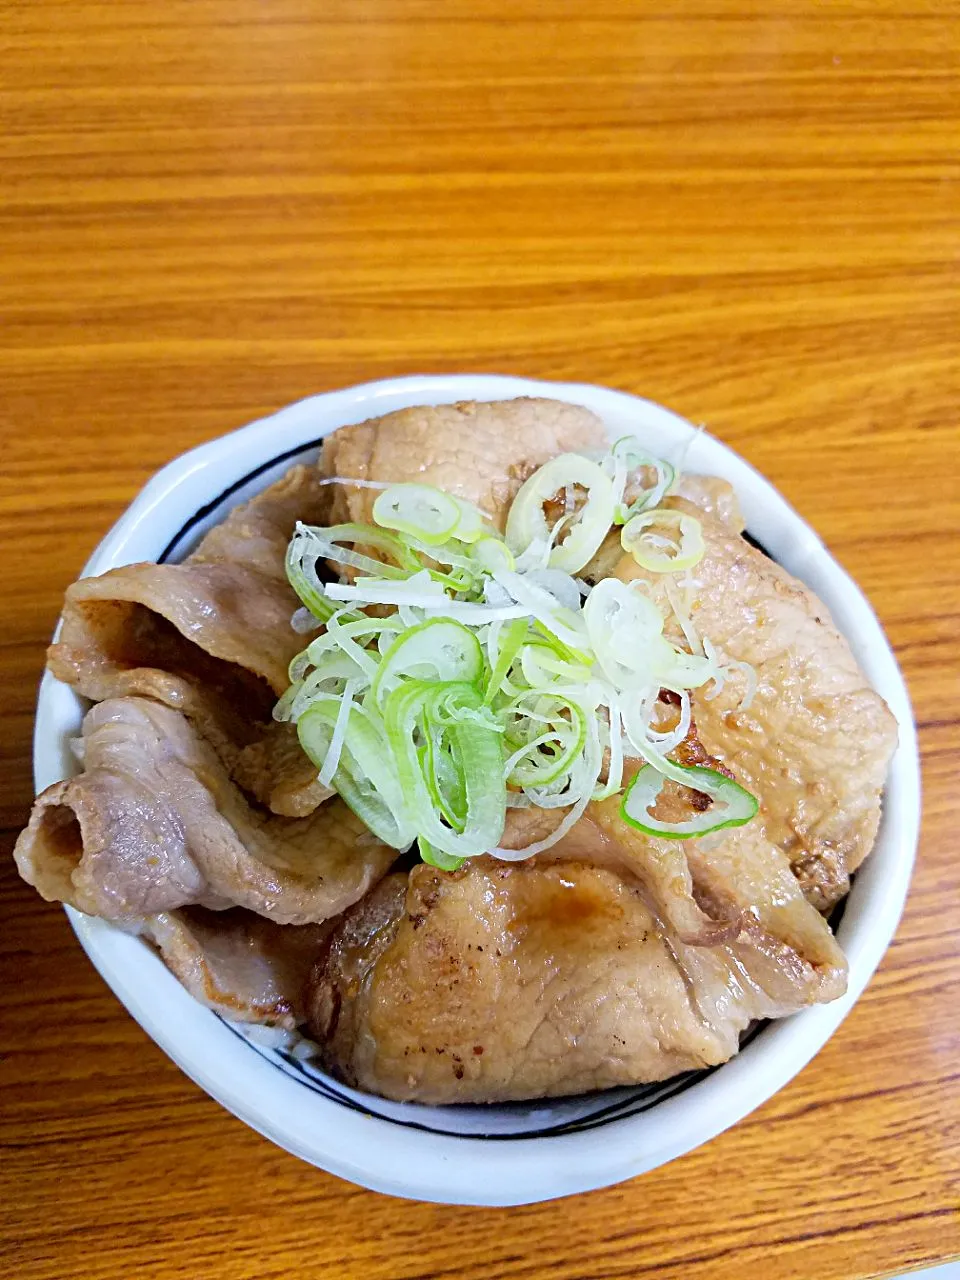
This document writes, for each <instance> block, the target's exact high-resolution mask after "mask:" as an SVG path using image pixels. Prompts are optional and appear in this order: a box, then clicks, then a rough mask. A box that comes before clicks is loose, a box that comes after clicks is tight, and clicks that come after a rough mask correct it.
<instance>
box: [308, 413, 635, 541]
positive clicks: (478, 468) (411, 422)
mask: <svg viewBox="0 0 960 1280" xmlns="http://www.w3.org/2000/svg"><path fill="white" fill-rule="evenodd" d="M609 443H610V442H609V438H608V436H607V434H606V430H605V428H604V426H603V423H602V422H601V421H600V419H599V418H598V417H596V415H595V414H593V413H591V412H590V411H589V410H587V409H583V408H581V407H580V406H579V405H572V404H566V403H564V402H563V401H559V400H538V399H526V398H523V399H517V400H499V401H491V402H489V403H485V402H478V401H466V402H463V403H460V404H449V405H438V406H436V407H435V408H432V407H430V406H426V405H422V406H419V407H418V408H414V409H400V410H399V411H398V412H396V413H388V414H387V415H386V417H383V418H374V419H372V420H371V421H369V422H362V423H360V424H359V425H358V426H355V427H342V428H341V429H340V430H339V431H336V432H334V434H333V435H331V436H328V437H327V439H326V440H325V441H324V446H323V454H322V456H321V462H320V465H321V468H322V470H323V471H324V472H325V473H326V474H327V475H328V476H343V477H349V478H350V479H351V480H377V481H385V482H390V483H398V482H405V481H416V482H418V483H421V484H432V485H435V486H436V487H437V488H438V489H443V490H445V491H446V492H447V493H452V494H455V495H457V496H458V497H461V498H466V499H467V500H468V501H469V502H472V503H474V504H475V505H476V506H478V507H479V508H480V510H481V511H484V512H486V513H487V515H488V516H490V518H491V519H492V520H493V521H494V523H495V524H496V525H497V527H498V528H500V529H502V528H503V526H504V523H505V520H506V515H507V511H508V509H509V507H510V503H511V502H512V500H513V497H514V495H515V494H516V492H517V490H518V489H519V488H520V485H521V484H522V483H523V481H524V480H525V479H526V478H527V477H528V476H529V475H531V474H532V472H534V471H535V470H536V469H537V468H538V467H540V466H542V465H543V463H545V462H547V461H549V459H550V458H553V457H555V456H556V455H557V454H559V453H584V452H590V451H591V450H596V449H601V450H602V449H606V448H607V447H608V446H609ZM333 488H334V490H335V493H334V499H333V507H332V512H331V514H332V520H333V522H334V523H339V522H341V521H347V520H354V521H365V522H367V523H369V521H370V519H371V511H372V508H373V503H374V501H375V500H376V496H377V495H376V492H374V491H371V490H369V489H363V488H359V487H356V486H350V485H335V486H333Z"/></svg>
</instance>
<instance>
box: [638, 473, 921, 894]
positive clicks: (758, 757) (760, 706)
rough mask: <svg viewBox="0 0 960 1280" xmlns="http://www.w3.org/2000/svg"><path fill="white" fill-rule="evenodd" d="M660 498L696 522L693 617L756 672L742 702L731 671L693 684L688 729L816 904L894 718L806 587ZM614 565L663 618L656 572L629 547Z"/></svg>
mask: <svg viewBox="0 0 960 1280" xmlns="http://www.w3.org/2000/svg"><path fill="white" fill-rule="evenodd" d="M667 505H669V506H673V507H675V508H677V509H679V510H684V511H687V512H688V513H690V514H692V515H696V516H697V517H698V518H699V519H700V522H701V525H702V528H703V534H704V540H705V543H706V554H705V555H704V557H703V559H702V560H701V561H700V563H699V564H698V565H697V566H696V568H695V569H694V570H692V571H691V572H692V576H693V578H694V579H695V581H696V583H697V584H698V585H697V586H696V588H695V589H694V592H693V599H692V607H691V609H690V617H691V619H692V621H693V624H694V626H695V627H696V629H697V631H698V632H699V634H700V635H701V636H706V637H708V638H709V639H710V640H711V641H712V642H713V643H714V644H715V645H716V647H717V649H718V650H719V651H720V653H721V655H722V656H723V657H725V658H727V659H733V660H736V661H742V662H747V663H749V664H750V665H751V666H752V667H753V669H754V671H755V673H756V676H757V681H758V685H757V690H756V693H755V695H754V697H753V700H752V702H751V703H750V705H749V707H748V708H747V709H745V710H740V709H739V707H740V703H741V700H742V698H743V695H744V693H745V691H746V687H747V686H746V677H745V676H744V675H743V673H742V672H739V671H734V672H733V673H732V674H731V676H730V678H729V680H728V681H727V682H726V684H725V685H724V687H723V689H722V690H721V691H720V693H719V694H717V695H716V696H713V694H712V691H711V695H710V696H706V695H705V694H704V693H703V692H701V691H694V694H693V699H692V703H693V708H694V714H695V717H696V723H697V730H698V734H699V737H700V739H701V741H702V743H703V745H704V747H705V748H706V750H707V751H708V752H710V754H711V755H713V756H716V757H717V758H719V759H720V760H721V761H723V762H724V763H725V764H726V765H727V766H728V767H729V768H730V769H731V770H732V771H733V774H734V776H735V777H736V779H737V780H738V781H739V782H740V783H741V784H742V785H743V786H745V787H747V788H748V789H749V790H751V791H753V792H754V793H755V794H756V795H757V797H758V798H759V800H760V806H761V809H760V816H759V819H758V821H759V822H760V823H761V824H762V826H763V829H764V830H765V832H766V833H767V835H768V837H769V838H770V839H771V840H772V841H773V842H774V843H775V844H777V845H779V847H780V848H781V849H782V850H783V851H784V853H786V855H787V856H788V858H789V859H790V861H791V862H792V863H793V864H794V867H795V870H796V872H797V874H798V875H799V876H800V878H801V879H802V881H803V883H804V885H805V887H806V889H807V892H808V896H809V898H810V900H811V901H812V902H814V903H815V904H816V905H817V906H818V907H820V908H826V907H828V906H829V905H830V904H831V903H832V902H834V901H836V900H837V898H838V897H841V896H842V895H843V893H845V892H846V889H847V887H848V886H849V879H848V877H849V874H850V872H852V871H854V870H855V869H856V868H857V867H858V866H859V865H860V863H861V862H862V861H863V859H864V858H865V857H866V855H867V854H868V853H869V851H870V849H871V848H872V846H873V842H874V839H875V838H876V833H877V827H878V824H879V820H880V797H881V791H882V788H883V784H884V780H885V778H886V774H887V768H888V766H889V763H890V758H891V756H892V754H893V751H894V749H895V747H896V742H897V732H896V722H895V720H894V718H893V716H892V714H891V713H890V710H889V708H888V707H887V705H886V703H885V702H884V701H883V699H882V698H881V697H880V695H879V694H878V693H876V692H875V691H874V690H873V689H872V688H871V687H870V684H869V683H868V681H867V678H866V676H865V675H864V674H863V672H862V671H861V670H860V668H859V666H858V665H857V662H856V659H855V658H854V656H853V654H852V653H851V651H850V646H849V644H848V643H847V641H846V639H845V638H844V637H843V636H842V635H841V634H840V632H839V631H838V630H837V628H836V626H835V625H834V623H833V620H832V619H831V617H830V615H829V613H828V611H827V609H826V606H825V605H824V604H823V603H822V602H821V601H820V600H819V599H818V598H817V597H816V596H815V595H814V593H813V592H812V591H811V590H810V589H809V588H808V587H806V586H804V584H803V583H802V582H799V581H798V580H797V579H796V578H794V577H792V576H791V575H790V574H789V573H787V571H786V570H785V569H783V568H782V567H781V566H780V565H778V564H775V563H774V562H773V561H772V560H770V559H769V558H768V557H767V556H764V555H763V554H762V553H761V552H759V551H757V550H755V549H754V548H753V547H751V546H750V545H749V544H748V543H747V542H745V541H744V539H743V538H741V537H738V536H737V535H736V534H735V533H734V532H732V531H731V529H730V528H728V527H727V526H725V525H724V524H722V523H720V522H718V521H716V520H713V519H711V518H710V517H709V516H708V515H707V514H706V513H705V511H704V510H703V509H702V508H697V507H695V506H693V505H692V504H690V503H688V502H687V501H686V500H685V499H682V498H676V497H674V498H668V499H667ZM616 574H617V576H618V577H620V578H621V579H623V580H624V581H632V580H634V579H638V578H641V579H644V580H645V581H646V582H648V583H649V586H650V590H651V592H652V593H653V596H654V598H655V599H656V600H657V603H658V604H659V606H660V608H661V610H662V611H663V613H664V614H665V615H666V616H667V617H670V615H671V606H670V603H669V600H668V599H667V597H666V594H665V589H664V586H663V582H662V579H661V578H660V577H659V576H658V575H654V574H649V573H647V572H646V571H645V570H644V569H642V568H640V566H639V565H638V564H637V563H636V561H635V560H634V559H633V557H632V556H622V557H621V559H620V562H619V564H618V566H617V569H616Z"/></svg>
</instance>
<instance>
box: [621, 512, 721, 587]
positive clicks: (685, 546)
mask: <svg viewBox="0 0 960 1280" xmlns="http://www.w3.org/2000/svg"><path fill="white" fill-rule="evenodd" d="M620 545H621V546H622V547H623V549H624V551H626V552H629V554H630V555H632V556H633V558H634V560H636V562H637V564H638V565H640V567H641V568H642V569H649V570H650V572H651V573H678V572H679V571H680V570H681V569H692V568H693V566H694V565H695V564H699V563H700V561H701V560H702V559H703V554H704V551H705V550H706V547H705V545H704V541H703V528H702V526H701V524H700V521H699V520H698V519H697V518H696V517H695V516H688V515H687V514H686V513H685V512H683V511H671V510H657V511H645V512H642V513H641V514H640V515H636V516H633V517H631V519H629V520H628V521H627V523H626V524H625V525H624V526H623V531H622V532H621V534H620Z"/></svg>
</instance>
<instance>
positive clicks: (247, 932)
mask: <svg viewBox="0 0 960 1280" xmlns="http://www.w3.org/2000/svg"><path fill="white" fill-rule="evenodd" d="M330 928H331V924H330V923H329V922H328V923H327V924H304V925H295V924H286V925H284V924H275V923H274V922H273V921H272V920H266V919H264V917H263V916H258V915H254V913H253V912H252V911H244V910H243V908H242V907H233V908H232V909H230V910H229V911H209V910H207V909H205V908H204V907H184V908H183V909H182V910H180V911H165V912H162V913H161V914H159V915H154V916H147V917H146V918H145V919H144V920H143V921H142V922H141V923H140V924H139V925H138V927H137V931H138V932H139V933H140V934H141V936H142V937H144V938H147V939H148V940H149V941H150V942H151V943H153V945H154V946H155V947H156V948H157V950H158V951H159V952H160V955H161V957H162V958H163V961H164V963H165V964H166V965H167V968H168V969H170V971H171V972H172V973H173V974H174V976H175V977H176V978H177V979H179V981H180V982H181V983H183V985H184V986H185V987H186V989H187V990H188V991H189V992H190V994H191V995H192V996H193V997H194V999H195V1000H199V1001H200V1003H201V1004H204V1005H206V1006H207V1008H208V1009H213V1010H214V1012H215V1013H219V1014H220V1015H221V1016H223V1017H224V1018H231V1019H232V1020H234V1021H236V1022H255V1023H259V1024H261V1025H263V1026H269V1027H280V1028H283V1029H284V1030H287V1031H293V1030H295V1029H296V1028H297V1027H298V1026H300V1025H301V1023H303V1022H304V1021H305V1020H306V1016H307V1010H306V1004H305V995H306V987H307V978H308V977H309V975H310V971H311V969H312V967H313V965H314V963H315V961H316V957H317V953H318V952H319V951H320V948H321V946H322V944H323V942H324V939H325V938H326V936H327V934H328V933H329V932H330Z"/></svg>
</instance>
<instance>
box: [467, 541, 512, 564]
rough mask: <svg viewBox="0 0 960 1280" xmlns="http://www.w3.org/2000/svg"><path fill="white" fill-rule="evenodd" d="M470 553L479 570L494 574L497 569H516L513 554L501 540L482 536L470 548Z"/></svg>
mask: <svg viewBox="0 0 960 1280" xmlns="http://www.w3.org/2000/svg"><path fill="white" fill-rule="evenodd" d="M470 553H471V555H472V556H473V558H474V560H475V561H476V563H477V564H478V565H479V566H480V568H481V569H485V570H486V571H487V573H496V571H497V570H498V569H515V568H516V567H517V562H516V559H515V558H514V555H513V552H512V551H511V550H510V548H509V547H508V546H507V544H506V543H505V542H504V541H503V540H502V539H501V538H495V537H493V536H491V535H489V534H484V535H483V537H480V538H478V539H477V541H476V542H475V543H474V544H473V546H472V547H471V548H470Z"/></svg>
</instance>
